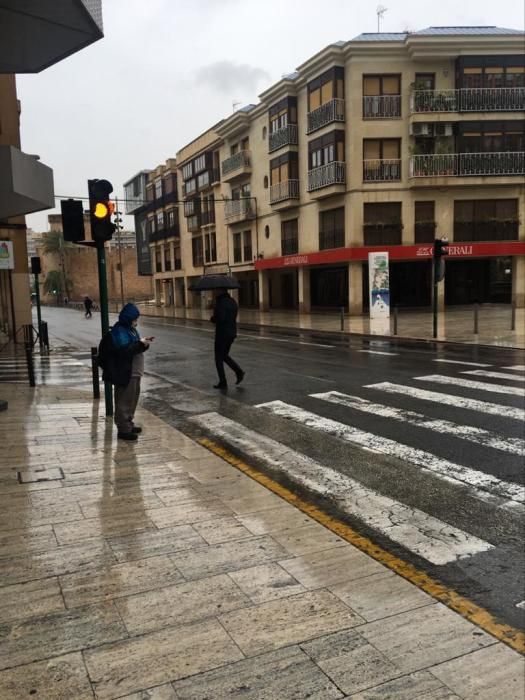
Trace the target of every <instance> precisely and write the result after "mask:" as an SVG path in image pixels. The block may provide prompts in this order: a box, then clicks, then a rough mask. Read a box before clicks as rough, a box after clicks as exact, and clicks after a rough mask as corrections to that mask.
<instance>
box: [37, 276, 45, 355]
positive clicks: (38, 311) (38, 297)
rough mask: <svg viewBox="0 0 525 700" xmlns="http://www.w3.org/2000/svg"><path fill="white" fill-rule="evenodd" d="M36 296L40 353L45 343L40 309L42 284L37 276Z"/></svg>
mask: <svg viewBox="0 0 525 700" xmlns="http://www.w3.org/2000/svg"><path fill="white" fill-rule="evenodd" d="M35 294H36V317H37V323H38V344H39V345H40V352H42V349H43V347H44V341H43V338H42V309H41V307H40V284H39V282H38V275H35Z"/></svg>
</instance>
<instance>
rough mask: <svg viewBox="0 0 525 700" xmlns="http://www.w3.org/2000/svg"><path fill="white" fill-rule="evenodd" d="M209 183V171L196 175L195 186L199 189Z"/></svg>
mask: <svg viewBox="0 0 525 700" xmlns="http://www.w3.org/2000/svg"><path fill="white" fill-rule="evenodd" d="M209 184H210V173H209V172H208V171H206V172H205V173H201V174H200V175H199V176H198V177H197V186H198V188H199V189H200V190H202V189H204V188H205V187H208V185H209Z"/></svg>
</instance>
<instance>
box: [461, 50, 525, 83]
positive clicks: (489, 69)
mask: <svg viewBox="0 0 525 700" xmlns="http://www.w3.org/2000/svg"><path fill="white" fill-rule="evenodd" d="M457 66H458V68H457V85H456V86H457V87H458V88H494V89H499V88H509V87H511V88H512V87H524V86H525V58H524V56H523V55H515V56H511V55H506V56H488V55H487V56H464V57H460V58H459V59H458V62H457Z"/></svg>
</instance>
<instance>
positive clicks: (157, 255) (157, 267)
mask: <svg viewBox="0 0 525 700" xmlns="http://www.w3.org/2000/svg"><path fill="white" fill-rule="evenodd" d="M155 270H156V271H157V272H162V258H161V253H160V248H156V249H155Z"/></svg>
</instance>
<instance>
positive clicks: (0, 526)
mask: <svg viewBox="0 0 525 700" xmlns="http://www.w3.org/2000/svg"><path fill="white" fill-rule="evenodd" d="M53 493H54V491H53ZM83 517H84V516H83V515H82V512H81V510H80V507H79V505H78V504H77V503H59V504H57V505H49V506H43V507H41V508H35V507H34V506H32V505H31V506H30V505H29V503H28V504H27V506H26V507H25V508H18V507H14V508H9V509H8V508H6V509H4V510H3V511H2V512H0V530H14V529H19V528H20V527H22V526H24V527H27V528H29V527H32V528H33V527H37V526H38V525H52V524H53V523H66V522H70V521H72V520H81V519H82V518H83Z"/></svg>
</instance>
